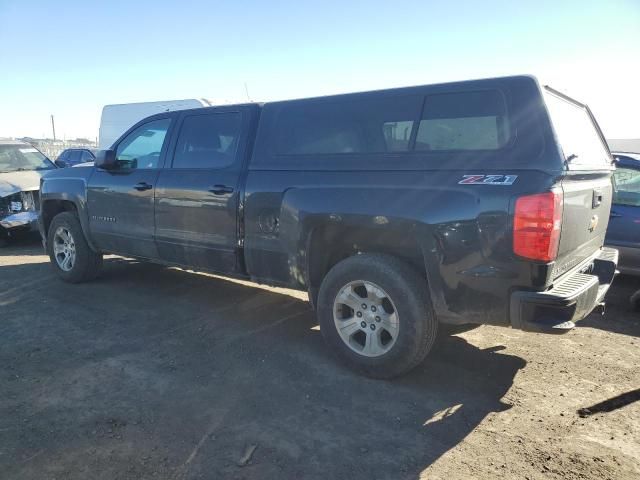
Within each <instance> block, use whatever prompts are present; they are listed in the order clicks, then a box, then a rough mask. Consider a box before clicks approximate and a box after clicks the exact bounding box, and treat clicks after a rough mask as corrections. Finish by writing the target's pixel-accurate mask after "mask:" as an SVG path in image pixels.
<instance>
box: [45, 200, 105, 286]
mask: <svg viewBox="0 0 640 480" xmlns="http://www.w3.org/2000/svg"><path fill="white" fill-rule="evenodd" d="M60 227H64V228H65V229H66V230H68V231H69V233H70V234H71V236H72V238H73V242H74V245H75V255H76V257H75V262H74V263H73V266H72V267H71V269H70V270H68V271H65V270H63V269H62V268H61V267H60V265H58V261H57V260H56V258H55V255H54V251H53V244H54V236H55V232H56V231H57V230H58V228H60ZM47 253H48V254H49V259H50V260H51V265H52V266H53V269H54V270H55V272H56V273H57V274H58V276H59V277H60V278H61V279H62V280H64V281H65V282H69V283H80V282H86V281H89V280H93V279H94V278H96V277H97V276H98V274H99V273H100V269H101V268H102V254H100V253H96V252H94V251H93V250H92V249H91V247H89V244H88V243H87V239H86V238H85V236H84V232H83V231H82V227H81V226H80V220H79V219H78V217H77V216H76V215H75V214H74V213H71V212H63V213H59V214H58V215H56V216H55V217H54V219H53V220H52V221H51V225H50V226H49V232H48V234H47Z"/></svg>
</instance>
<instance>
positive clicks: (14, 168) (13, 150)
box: [0, 145, 56, 173]
mask: <svg viewBox="0 0 640 480" xmlns="http://www.w3.org/2000/svg"><path fill="white" fill-rule="evenodd" d="M54 168H56V167H55V165H54V164H53V163H51V161H50V160H49V159H48V158H47V157H45V156H44V155H43V154H42V153H40V152H39V151H38V150H37V149H36V148H33V147H32V146H31V145H0V173H8V172H20V171H30V170H52V169H54Z"/></svg>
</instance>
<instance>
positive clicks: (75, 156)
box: [67, 150, 81, 165]
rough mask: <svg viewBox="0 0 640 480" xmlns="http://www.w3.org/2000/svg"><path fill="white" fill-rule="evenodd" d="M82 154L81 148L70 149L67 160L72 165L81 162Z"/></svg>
mask: <svg viewBox="0 0 640 480" xmlns="http://www.w3.org/2000/svg"><path fill="white" fill-rule="evenodd" d="M80 155H81V152H80V150H69V154H68V155H67V162H68V163H70V164H71V165H76V164H78V163H80Z"/></svg>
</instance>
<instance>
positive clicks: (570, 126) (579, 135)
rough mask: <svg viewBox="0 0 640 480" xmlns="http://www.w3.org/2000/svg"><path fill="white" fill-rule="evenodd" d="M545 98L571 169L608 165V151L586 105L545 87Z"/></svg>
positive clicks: (609, 160)
mask: <svg viewBox="0 0 640 480" xmlns="http://www.w3.org/2000/svg"><path fill="white" fill-rule="evenodd" d="M545 101H546V104H547V109H548V111H549V115H550V117H551V122H552V123H553V128H554V130H555V132H556V135H557V137H558V141H559V143H560V147H561V148H562V152H563V153H564V158H565V160H566V161H567V162H568V163H569V165H570V168H579V169H584V168H586V169H588V168H594V167H595V168H603V167H609V166H610V162H611V159H610V158H609V152H608V151H607V149H606V148H605V146H604V144H603V143H602V140H601V139H600V135H599V133H598V130H597V129H596V126H595V125H594V123H593V121H592V120H591V117H590V115H589V112H588V111H587V110H586V108H584V107H583V106H581V105H579V104H577V103H573V102H571V101H569V100H566V99H564V98H562V97H559V96H557V95H555V94H553V93H551V92H549V91H548V90H545Z"/></svg>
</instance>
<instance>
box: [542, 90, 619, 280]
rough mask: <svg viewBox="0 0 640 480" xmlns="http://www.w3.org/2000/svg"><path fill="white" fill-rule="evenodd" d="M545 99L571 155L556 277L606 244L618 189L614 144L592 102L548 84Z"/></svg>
mask: <svg viewBox="0 0 640 480" xmlns="http://www.w3.org/2000/svg"><path fill="white" fill-rule="evenodd" d="M544 93H545V95H544V98H545V103H546V106H547V111H548V113H549V117H550V120H551V124H552V126H553V130H554V133H555V135H556V140H557V142H558V147H559V148H560V150H561V154H562V157H563V158H564V161H565V168H566V173H565V175H564V177H563V179H562V183H561V185H562V190H563V192H564V209H563V214H562V230H561V233H560V244H559V248H558V257H557V259H556V263H555V266H554V269H553V278H557V277H558V276H560V275H562V274H563V273H565V272H566V271H568V270H570V269H571V268H573V267H575V266H576V265H578V264H580V263H581V262H583V261H584V260H586V259H587V258H589V257H591V256H593V255H594V254H595V253H596V251H597V250H598V249H600V248H601V247H602V246H603V244H604V237H605V234H606V232H607V225H608V224H609V213H610V210H611V200H612V195H613V185H612V183H611V175H612V172H613V170H614V168H613V165H612V162H613V158H612V157H611V153H610V152H609V147H608V146H607V143H606V141H605V139H604V137H603V135H602V132H601V131H600V128H599V127H598V124H597V123H596V121H595V118H594V117H593V115H592V114H591V111H590V110H589V107H587V106H586V105H584V104H582V103H580V102H578V101H576V100H574V99H572V98H570V97H567V96H566V95H564V94H562V93H560V92H558V91H556V90H553V89H552V88H549V87H545V92H544Z"/></svg>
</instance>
